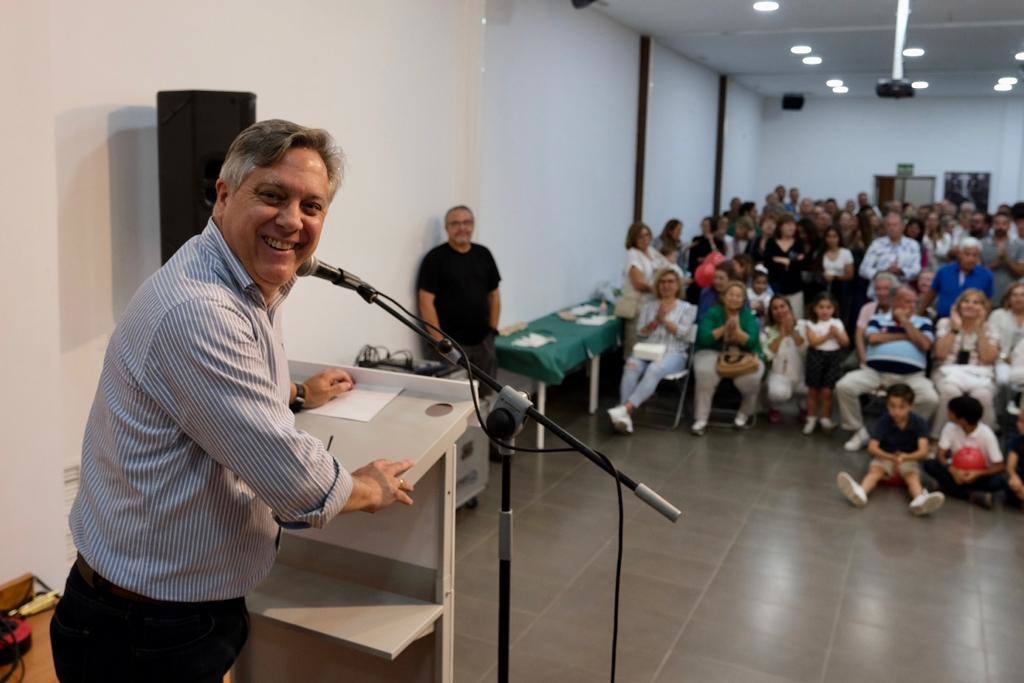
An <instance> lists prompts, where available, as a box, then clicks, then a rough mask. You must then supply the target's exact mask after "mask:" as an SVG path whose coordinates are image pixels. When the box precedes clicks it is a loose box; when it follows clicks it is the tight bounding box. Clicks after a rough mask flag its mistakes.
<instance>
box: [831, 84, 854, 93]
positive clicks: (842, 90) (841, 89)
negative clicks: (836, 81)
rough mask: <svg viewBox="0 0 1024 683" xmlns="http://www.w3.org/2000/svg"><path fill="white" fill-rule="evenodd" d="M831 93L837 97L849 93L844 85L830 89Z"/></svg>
mask: <svg viewBox="0 0 1024 683" xmlns="http://www.w3.org/2000/svg"><path fill="white" fill-rule="evenodd" d="M832 92H834V93H835V94H837V95H845V94H846V93H848V92H850V89H849V88H847V87H846V86H845V85H837V86H836V87H834V88H832Z"/></svg>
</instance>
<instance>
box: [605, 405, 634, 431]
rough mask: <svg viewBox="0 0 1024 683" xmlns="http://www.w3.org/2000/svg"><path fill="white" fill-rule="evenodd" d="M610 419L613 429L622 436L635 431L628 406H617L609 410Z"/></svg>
mask: <svg viewBox="0 0 1024 683" xmlns="http://www.w3.org/2000/svg"><path fill="white" fill-rule="evenodd" d="M608 417H609V418H610V419H611V421H612V427H614V428H615V431H617V432H618V433H620V434H630V433H632V431H633V420H631V419H630V417H629V411H628V410H626V406H615V407H614V408H609V409H608Z"/></svg>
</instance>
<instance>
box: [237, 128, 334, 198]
mask: <svg viewBox="0 0 1024 683" xmlns="http://www.w3.org/2000/svg"><path fill="white" fill-rule="evenodd" d="M290 149H311V150H313V151H314V152H316V153H317V154H319V155H320V158H321V159H323V160H324V166H326V167H327V187H328V192H329V196H328V197H327V199H328V201H330V200H333V199H334V193H335V192H337V191H338V187H340V186H341V181H342V174H343V170H344V165H345V156H344V154H343V153H342V151H341V149H340V148H339V147H338V146H337V144H336V143H335V142H334V138H333V137H331V134H330V133H328V132H327V131H326V130H323V129H321V128H306V127H305V126H300V125H299V124H297V123H292V122H291V121H285V120H283V119H268V120H266V121H257V122H256V123H254V124H252V125H251V126H249V127H248V128H246V129H245V130H243V131H242V132H241V133H239V134H238V137H236V138H235V140H234V142H232V143H231V147H229V148H228V154H227V158H225V159H224V165H223V166H221V169H220V179H221V180H223V181H224V182H225V183H227V186H228V188H229V189H230V190H231V191H232V192H234V191H235V190H237V189H238V188H239V187H241V186H242V183H243V182H245V179H246V178H247V177H248V175H249V174H250V173H252V172H253V171H254V170H255V169H256V168H257V167H260V168H265V167H267V166H273V165H274V164H276V163H277V162H278V161H280V160H281V158H282V157H284V155H285V153H287V152H288V150H290Z"/></svg>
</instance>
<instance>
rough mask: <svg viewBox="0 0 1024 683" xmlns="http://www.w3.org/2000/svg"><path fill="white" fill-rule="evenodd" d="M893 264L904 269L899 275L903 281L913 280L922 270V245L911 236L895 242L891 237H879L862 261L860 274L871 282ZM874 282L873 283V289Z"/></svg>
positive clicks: (872, 243)
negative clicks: (876, 275)
mask: <svg viewBox="0 0 1024 683" xmlns="http://www.w3.org/2000/svg"><path fill="white" fill-rule="evenodd" d="M893 264H895V265H898V266H899V267H900V269H902V270H903V275H901V276H899V279H900V280H901V281H902V282H908V281H910V280H913V279H914V278H916V277H917V276H918V274H919V273H920V272H921V245H920V244H918V243H917V241H916V240H912V239H910V238H909V237H901V238H900V241H899V242H898V243H894V242H893V241H892V240H891V239H889V237H879V238H877V239H876V240H874V241H872V242H871V246H869V247H868V251H867V253H866V254H864V260H863V261H861V263H860V276H861V277H862V278H864V279H865V280H868V281H869V282H870V281H871V280H873V279H874V277H875V274H877V273H878V272H880V271H883V270H886V269H888V268H889V266H892V265H893ZM873 290H874V283H872V291H873Z"/></svg>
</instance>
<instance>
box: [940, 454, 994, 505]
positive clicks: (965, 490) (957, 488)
mask: <svg viewBox="0 0 1024 683" xmlns="http://www.w3.org/2000/svg"><path fill="white" fill-rule="evenodd" d="M922 464H923V466H924V471H925V472H927V473H928V475H929V476H930V477H931V478H932V479H934V480H935V481H936V482H937V483H938V485H939V488H940V489H941V490H942V492H943V493H945V494H946V495H947V496H952V497H953V498H960V499H962V500H966V499H967V498H968V497H969V496H970V493H971V491H981V492H983V493H998V492H999V491H1002V490H1003V488H1004V487H1005V486H1006V475H1003V474H993V475H991V476H988V477H978V478H977V479H975V480H974V481H972V482H971V483H970V484H958V483H956V480H955V479H953V475H952V474H950V473H949V468H948V467H946V466H944V465H943V464H942V463H940V462H939V461H938V460H925V461H924V463H922Z"/></svg>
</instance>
